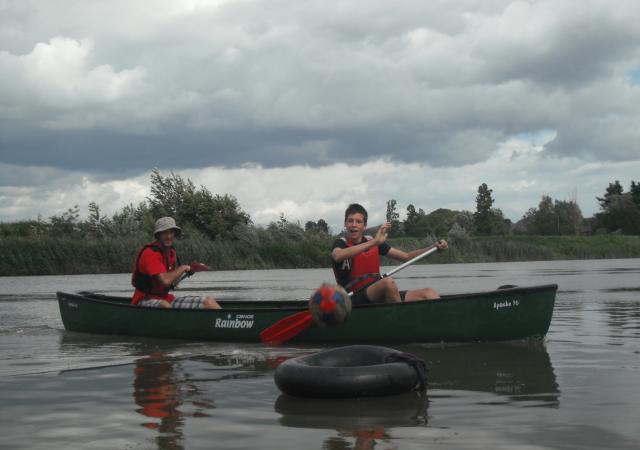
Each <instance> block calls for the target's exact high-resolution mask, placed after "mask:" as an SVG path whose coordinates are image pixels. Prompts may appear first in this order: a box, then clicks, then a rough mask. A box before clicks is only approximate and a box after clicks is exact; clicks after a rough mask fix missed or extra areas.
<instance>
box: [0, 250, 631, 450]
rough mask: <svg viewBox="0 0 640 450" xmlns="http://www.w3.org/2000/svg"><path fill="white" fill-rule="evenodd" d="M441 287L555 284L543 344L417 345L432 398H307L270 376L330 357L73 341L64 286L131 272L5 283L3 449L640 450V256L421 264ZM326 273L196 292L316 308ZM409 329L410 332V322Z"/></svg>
mask: <svg viewBox="0 0 640 450" xmlns="http://www.w3.org/2000/svg"><path fill="white" fill-rule="evenodd" d="M396 279H397V280H398V283H399V285H400V286H401V288H409V289H411V288H418V287H422V286H431V287H433V288H435V289H437V290H438V291H440V292H442V293H463V292H473V291H482V290H491V289H494V288H496V287H497V286H500V285H502V284H517V285H521V286H528V285H536V284H548V283H557V284H558V285H559V290H558V296H557V299H556V306H555V310H554V316H553V320H552V323H551V328H550V330H549V333H548V334H547V336H546V338H545V340H544V341H533V342H512V343H473V344H464V345H461V344H458V345H444V346H439V345H436V346H434V345H430V346H425V345H408V346H402V347H396V348H400V349H401V350H403V351H408V352H411V353H414V354H416V355H418V356H420V357H421V358H423V359H424V360H425V361H426V362H427V365H428V368H429V388H428V390H427V394H426V396H420V395H417V394H406V395H401V396H393V397H386V398H375V399H371V398H369V399H359V400H349V401H341V400H298V399H294V398H290V397H286V396H283V395H281V394H280V392H279V391H278V389H277V387H276V386H275V384H274V382H273V373H274V370H275V367H276V366H277V365H278V363H279V362H280V361H282V360H283V359H285V358H288V357H292V356H296V355H301V354H305V353H308V352H309V351H310V350H311V351H313V350H319V349H320V348H321V347H315V348H313V347H305V348H302V347H295V346H284V347H265V346H262V345H259V344H251V345H249V344H233V343H203V342H187V341H174V340H154V339H142V338H123V337H115V336H99V335H89V334H82V333H72V332H66V331H65V330H64V327H63V325H62V322H61V320H60V316H59V312H58V305H57V301H56V298H55V292H56V291H59V290H62V291H71V292H75V291H82V290H91V291H97V292H103V293H110V294H119V295H130V293H131V290H130V287H129V275H127V274H113V275H79V276H39V277H2V278H0V399H1V402H2V403H1V407H0V412H1V416H2V417H1V420H0V448H3V449H5V448H6V449H55V448H91V449H161V450H173V449H198V448H216V449H248V448H256V449H282V448H289V449H329V450H339V449H370V448H375V449H378V450H379V449H423V448H447V449H450V448H498V449H502V448H504V449H507V448H508V449H511V448H524V449H541V448H558V449H601V448H617V449H627V448H628V449H637V448H640V425H639V424H640V259H625V260H597V261H596V260H592V261H553V262H528V263H496V264H456V265H438V264H430V265H419V266H412V267H409V268H407V269H405V270H404V271H402V272H400V273H398V274H397V277H396ZM323 281H331V272H330V271H329V270H325V269H312V270H268V271H228V272H209V273H199V274H197V275H196V276H194V277H192V278H191V279H189V280H188V281H187V282H185V283H184V286H183V288H185V289H186V290H188V291H189V293H198V292H202V293H205V292H208V293H213V294H214V295H215V296H216V297H218V298H221V299H224V298H242V299H264V300H267V299H297V298H306V297H308V296H309V295H310V293H311V292H312V290H313V288H315V287H316V286H318V285H320V284H321V283H322V282H323ZM400 326H401V325H400Z"/></svg>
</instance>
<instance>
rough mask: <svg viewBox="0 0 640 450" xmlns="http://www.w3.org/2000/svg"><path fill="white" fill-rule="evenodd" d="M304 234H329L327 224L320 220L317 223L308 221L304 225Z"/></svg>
mask: <svg viewBox="0 0 640 450" xmlns="http://www.w3.org/2000/svg"><path fill="white" fill-rule="evenodd" d="M304 232H305V233H325V234H329V224H328V223H327V222H326V221H325V220H324V219H320V220H318V221H317V222H314V221H313V220H309V221H308V222H307V223H305V225H304Z"/></svg>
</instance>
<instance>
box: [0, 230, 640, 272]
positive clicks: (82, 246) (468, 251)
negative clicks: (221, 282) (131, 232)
mask: <svg viewBox="0 0 640 450" xmlns="http://www.w3.org/2000/svg"><path fill="white" fill-rule="evenodd" d="M332 241H333V238H332V237H330V236H327V235H323V234H312V235H309V236H305V237H304V238H298V239H262V240H257V241H253V242H250V241H223V240H216V241H211V240H207V239H202V238H187V239H183V240H180V241H179V242H178V244H177V247H178V249H179V253H180V255H181V258H182V260H183V261H184V262H189V261H192V260H197V261H204V262H206V263H207V264H209V265H211V267H212V268H213V269H214V270H250V269H277V268H282V269H285V268H288V269H290V268H320V267H329V266H330V260H329V249H330V248H331V243H332ZM432 242H433V239H416V238H395V239H390V243H391V245H392V246H394V247H397V248H401V249H405V250H410V249H414V248H419V247H424V246H427V245H430V244H431V243H432ZM0 244H1V246H2V248H3V253H4V258H2V259H0V270H1V273H2V274H3V275H68V274H88V273H124V272H129V271H131V268H132V263H133V258H134V257H135V252H136V250H137V249H138V248H140V246H141V245H142V244H143V241H141V240H140V239H134V238H122V239H115V238H103V239H70V238H53V237H41V238H37V239H32V238H29V239H27V238H4V239H2V240H1V241H0ZM639 257H640V236H624V235H601V236H490V237H489V236H488V237H473V238H466V239H457V240H452V241H451V247H450V249H449V251H447V252H444V253H441V254H438V255H434V256H433V257H430V258H427V260H425V263H427V264H428V263H429V262H437V263H474V262H508V261H545V260H564V259H567V260H571V259H617V258H639ZM383 263H385V264H392V263H391V262H390V261H383Z"/></svg>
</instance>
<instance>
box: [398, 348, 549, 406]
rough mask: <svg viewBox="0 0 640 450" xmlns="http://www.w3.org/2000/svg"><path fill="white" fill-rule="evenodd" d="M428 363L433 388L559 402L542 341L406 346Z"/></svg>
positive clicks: (546, 402)
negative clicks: (440, 346)
mask: <svg viewBox="0 0 640 450" xmlns="http://www.w3.org/2000/svg"><path fill="white" fill-rule="evenodd" d="M402 350H404V351H407V352H411V353H413V354H414V355H416V356H417V357H419V358H422V359H424V360H425V361H426V362H427V366H428V368H429V377H428V378H429V389H430V390H431V392H433V390H437V389H452V390H465V391H480V392H490V393H495V394H499V395H504V396H507V397H509V398H510V399H511V400H512V401H527V400H532V401H538V402H543V403H545V404H547V405H549V406H553V405H557V403H558V401H559V392H560V391H559V389H558V383H557V381H556V376H555V374H554V372H553V367H552V365H551V360H550V359H549V354H548V353H547V351H546V349H545V347H544V345H543V344H542V343H533V344H528V345H515V344H509V343H485V344H480V345H472V346H469V345H461V346H447V347H444V348H425V347H417V346H410V347H403V348H402Z"/></svg>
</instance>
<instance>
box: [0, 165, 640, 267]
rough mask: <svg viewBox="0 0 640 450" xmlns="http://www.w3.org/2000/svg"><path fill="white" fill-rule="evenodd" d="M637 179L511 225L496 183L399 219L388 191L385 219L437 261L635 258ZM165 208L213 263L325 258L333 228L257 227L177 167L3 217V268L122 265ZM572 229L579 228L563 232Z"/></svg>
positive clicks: (187, 248) (534, 211)
mask: <svg viewBox="0 0 640 450" xmlns="http://www.w3.org/2000/svg"><path fill="white" fill-rule="evenodd" d="M639 186H640V183H636V182H632V183H631V189H630V191H629V192H624V190H623V189H622V186H621V185H620V183H619V182H618V181H616V182H615V183H611V184H610V185H609V187H608V188H607V189H606V191H605V193H604V194H603V196H602V197H598V201H599V202H600V206H601V210H600V211H599V212H598V213H597V214H596V215H595V216H594V217H592V218H588V219H584V218H583V217H582V214H581V213H580V209H579V208H578V206H577V204H576V203H575V202H571V201H569V202H565V201H559V200H553V199H551V198H550V197H548V196H543V197H542V200H541V202H540V204H539V205H538V207H537V208H531V209H529V210H528V211H527V212H526V213H525V214H524V216H523V218H522V219H521V220H520V221H518V222H517V223H515V224H513V223H511V221H510V220H508V219H505V218H504V215H503V213H502V211H501V210H500V209H498V208H496V207H495V206H494V204H495V200H494V198H493V190H492V189H490V188H489V187H488V186H487V185H486V184H482V185H480V186H479V188H478V192H477V196H476V211H475V212H471V211H454V210H449V209H443V208H441V209H436V210H435V211H432V212H430V213H428V214H427V213H426V212H425V211H424V210H423V209H422V208H416V207H415V206H414V205H408V206H407V211H406V217H405V219H404V220H402V221H401V220H400V214H399V213H398V205H397V202H396V201H395V200H389V201H388V202H387V220H388V221H390V222H391V224H392V227H393V229H392V235H391V236H392V245H394V246H395V247H398V248H403V249H407V250H409V249H414V248H419V247H424V246H427V245H430V244H431V243H433V241H434V240H435V239H437V238H442V237H447V238H448V239H449V240H450V241H452V242H453V243H454V245H452V246H451V248H450V251H448V252H445V253H443V254H442V255H440V256H439V257H438V258H437V261H438V262H482V261H526V260H534V259H535V260H540V259H574V258H581V259H584V258H626V257H638V255H639V254H640V238H637V237H636V236H621V234H640V233H639V230H638V224H639V220H638V218H639V217H640V211H639V209H640V206H639V201H638V200H639V195H638V189H639ZM165 215H170V216H173V217H175V218H176V220H177V221H178V223H179V224H180V226H181V227H182V230H183V233H182V234H183V237H182V239H181V240H180V243H179V247H180V254H181V256H182V257H183V260H185V261H188V260H199V261H204V262H206V263H208V264H210V265H211V266H212V267H213V268H214V269H216V270H223V269H271V268H305V267H308V268H310V267H325V268H326V267H328V266H329V265H330V260H329V251H328V249H329V248H330V246H331V242H332V240H333V239H334V237H333V235H332V234H333V233H332V230H331V229H330V228H329V226H328V224H327V222H326V221H325V220H324V219H318V220H317V221H315V220H309V221H307V222H306V223H305V224H304V226H303V225H301V224H300V223H298V222H292V221H289V220H287V218H286V217H285V216H284V214H281V215H280V217H279V219H278V220H276V221H273V222H271V223H269V224H268V225H266V226H258V225H255V224H254V223H253V222H252V220H251V217H250V215H249V214H248V213H247V212H246V211H244V210H243V209H242V208H241V207H240V205H239V203H238V201H237V200H236V199H235V197H233V196H231V195H214V194H212V193H211V192H209V191H208V190H207V189H206V188H205V187H203V186H200V187H197V186H196V185H195V184H194V183H193V182H192V181H191V180H189V179H185V178H182V177H181V176H180V175H178V174H175V173H170V174H169V175H168V176H163V175H162V174H161V173H160V172H159V171H158V170H154V171H152V173H151V191H150V195H149V197H148V198H146V199H145V200H144V201H142V202H140V203H139V204H137V205H133V204H129V205H126V206H124V207H123V208H121V209H120V210H118V211H116V212H115V213H113V214H111V215H107V214H104V213H103V211H102V210H101V208H100V206H99V205H97V204H96V203H94V202H92V203H90V204H89V215H88V217H87V218H85V219H81V217H80V209H79V207H78V206H77V205H76V206H73V207H71V208H69V209H68V210H67V211H65V212H63V213H62V214H57V215H54V216H51V217H49V218H48V219H42V218H41V217H39V218H38V219H36V220H23V221H18V222H12V223H0V243H1V244H2V248H3V251H4V258H3V259H1V260H0V271H1V272H2V273H7V274H9V273H10V274H14V275H18V274H21V275H41V274H71V273H114V272H128V271H130V270H131V267H132V261H133V258H134V257H135V252H136V250H137V249H138V248H139V247H140V246H141V245H142V244H143V243H145V242H147V241H149V240H150V237H151V235H152V233H153V227H154V223H155V220H156V219H157V218H158V217H161V216H165ZM374 231H375V230H370V232H374ZM571 234H573V235H576V236H573V237H570V236H566V235H571ZM583 234H598V235H600V236H592V237H586V236H581V235H583ZM534 235H536V236H534ZM545 235H546V236H545ZM551 235H554V236H551ZM556 235H565V236H556ZM578 235H580V236H578ZM387 263H388V262H387Z"/></svg>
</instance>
